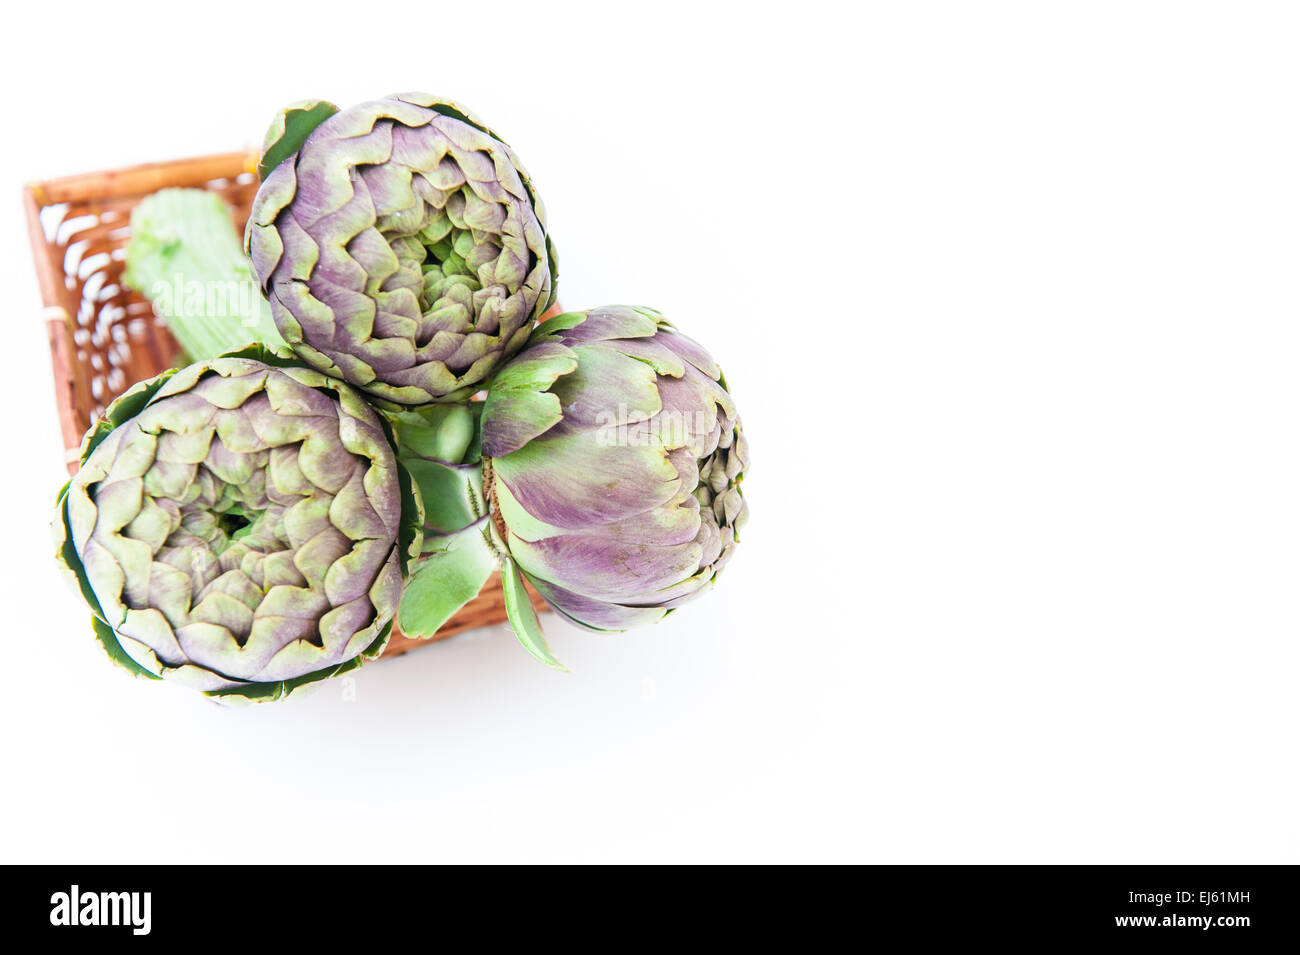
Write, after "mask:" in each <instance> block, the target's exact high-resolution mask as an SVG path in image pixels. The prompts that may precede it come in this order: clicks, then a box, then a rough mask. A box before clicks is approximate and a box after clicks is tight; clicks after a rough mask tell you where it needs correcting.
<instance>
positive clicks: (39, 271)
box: [23, 152, 547, 656]
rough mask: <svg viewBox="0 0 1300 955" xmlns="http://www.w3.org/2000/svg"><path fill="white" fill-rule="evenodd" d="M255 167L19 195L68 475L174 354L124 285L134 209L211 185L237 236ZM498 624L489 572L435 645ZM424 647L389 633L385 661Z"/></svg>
mask: <svg viewBox="0 0 1300 955" xmlns="http://www.w3.org/2000/svg"><path fill="white" fill-rule="evenodd" d="M256 163H257V156H256V154H255V153H244V152H232V153H222V154H220V155H215V156H200V157H197V158H194V159H181V160H176V161H173V162H159V163H148V164H145V165H141V166H134V167H131V168H129V169H112V170H106V171H103V172H93V173H85V174H83V175H77V176H67V177H64V178H61V179H53V180H49V181H46V182H38V183H32V184H31V185H28V186H27V187H26V188H25V189H24V190H23V206H24V210H25V212H26V218H27V232H28V237H29V238H30V240H31V244H32V254H33V257H34V259H35V263H36V277H37V282H38V284H39V286H40V290H41V300H42V304H43V305H44V306H45V315H44V317H45V321H46V326H47V330H48V333H49V334H48V337H49V343H50V359H51V362H52V364H53V367H54V389H55V399H56V404H57V407H58V413H59V429H60V433H61V434H62V437H63V444H64V448H65V452H66V454H67V456H68V457H67V465H68V471H69V473H75V472H76V470H77V461H78V449H79V448H80V445H81V438H82V435H84V434H85V432H86V429H87V428H89V427H90V423H91V421H93V420H94V419H95V418H96V417H97V416H98V415H100V414H101V413H102V412H103V411H104V409H105V408H106V407H107V406H108V405H109V403H110V402H112V400H113V399H114V398H116V397H117V396H118V395H120V394H121V393H122V392H124V391H126V390H127V389H128V388H129V387H131V385H133V384H135V383H136V382H137V381H140V380H142V379H144V378H150V377H152V376H154V375H156V374H158V373H159V372H161V371H164V370H165V369H167V368H170V367H171V366H172V365H173V364H174V363H175V359H176V357H177V355H178V354H179V351H180V349H179V348H178V346H177V344H176V340H175V339H174V338H173V337H172V335H171V333H170V332H169V331H168V330H167V329H166V327H165V326H164V325H163V324H162V323H161V322H160V321H159V320H158V319H157V317H156V316H155V314H154V310H153V307H152V306H151V305H150V304H149V302H148V301H147V300H146V299H144V298H143V297H142V296H140V295H139V294H137V293H135V292H133V291H131V290H130V289H128V288H126V286H125V285H124V284H123V283H122V271H123V269H124V268H125V265H126V246H127V243H128V242H129V241H130V224H131V211H132V210H133V209H134V208H135V206H136V204H137V203H138V202H139V201H140V200H141V199H142V198H144V197H145V196H147V195H149V194H150V193H153V192H157V191H158V190H159V189H165V188H169V187H190V188H199V189H208V190H210V191H212V192H216V193H217V194H219V195H220V196H221V197H222V198H223V199H225V200H226V202H227V203H229V204H230V206H231V208H232V209H233V211H234V219H235V225H236V227H237V228H238V229H239V230H240V231H242V230H243V227H244V223H245V222H246V221H247V219H248V213H249V209H250V207H251V206H252V202H253V196H254V195H255V194H256V192H257V178H256V175H255V174H254V172H253V170H254V169H255V168H256ZM529 595H530V596H531V598H532V601H533V604H534V606H536V607H537V609H538V610H546V609H547V608H546V605H545V603H544V602H543V601H542V599H541V597H539V596H538V595H537V594H536V592H534V591H533V590H532V588H531V587H530V588H529ZM505 620H506V611H505V596H504V594H503V593H502V590H501V577H500V575H499V574H494V575H493V576H492V578H491V579H490V580H489V581H488V583H487V585H486V586H485V587H484V588H483V590H482V592H480V593H479V595H478V596H477V597H475V598H474V599H473V600H471V601H470V602H469V603H468V604H466V605H465V606H464V607H462V608H461V610H460V611H459V612H458V613H457V614H456V615H455V616H454V617H452V618H451V620H449V621H447V623H446V624H445V625H444V626H443V627H442V629H441V630H439V631H438V633H437V635H436V636H434V638H433V639H434V640H439V639H442V638H444V637H449V636H452V635H453V634H457V633H460V632H462V631H464V630H471V629H473V628H475V627H484V626H491V625H494V624H499V623H504V622H505ZM428 642H430V641H426V640H413V639H411V638H410V637H407V636H406V635H405V634H403V633H401V632H400V631H398V630H396V629H395V630H394V632H393V637H392V639H391V640H390V642H389V645H388V648H387V649H386V650H385V651H384V655H385V656H396V655H398V654H401V653H405V652H406V651H408V650H410V649H412V648H414V647H417V646H423V645H425V644H427V643H428Z"/></svg>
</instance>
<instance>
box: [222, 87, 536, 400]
mask: <svg viewBox="0 0 1300 955" xmlns="http://www.w3.org/2000/svg"><path fill="white" fill-rule="evenodd" d="M261 171H262V176H263V180H264V181H263V182H262V185H261V188H260V189H259V190H258V192H257V196H256V198H255V199H254V201H253V209H252V215H251V217H250V219H249V222H248V227H247V231H246V233H245V247H246V248H247V250H248V253H249V256H250V257H251V260H252V263H253V269H254V272H255V273H256V275H257V278H258V281H259V282H260V283H261V285H262V289H263V291H264V292H265V293H266V295H267V296H268V297H269V299H270V301H271V309H272V315H273V317H274V319H275V323H276V326H277V327H278V328H279V330H280V333H281V335H282V336H283V337H284V339H285V341H286V342H288V343H289V344H290V345H291V346H292V347H293V349H294V350H295V351H296V352H297V353H298V355H299V356H301V357H302V359H303V360H304V361H306V362H307V363H308V364H310V365H311V366H313V367H315V368H317V369H320V370H321V371H324V372H325V373H327V374H329V375H333V376H335V377H339V378H343V379H345V380H346V381H348V382H350V383H352V384H353V385H356V386H357V387H358V388H361V389H363V390H364V391H366V392H367V393H369V394H370V395H373V396H375V397H377V398H380V399H384V400H386V401H388V402H391V403H393V404H397V405H407V406H418V405H424V404H428V403H431V402H437V401H455V400H460V399H463V398H466V397H468V396H469V395H471V394H473V393H474V392H475V391H477V390H479V388H480V387H481V385H482V383H483V382H484V381H486V380H487V378H488V377H489V376H490V375H491V374H492V373H493V371H495V370H496V368H497V367H498V366H499V365H500V364H501V363H502V362H503V361H504V360H505V359H507V358H509V357H510V356H511V355H512V354H514V353H515V352H516V351H518V350H519V349H520V348H521V347H522V346H523V344H524V342H525V341H526V340H527V339H528V335H529V332H530V330H531V327H532V324H533V322H534V320H535V319H537V318H538V317H539V316H540V315H542V313H543V312H545V311H546V309H547V308H548V307H549V306H550V305H551V303H552V302H553V301H554V298H555V272H556V263H555V252H554V250H553V249H552V247H551V243H550V239H549V238H548V236H547V234H546V216H545V213H544V211H543V208H542V203H541V201H540V200H539V199H538V198H537V195H536V193H535V192H534V190H533V187H532V184H531V182H530V180H529V178H528V174H527V173H526V172H525V171H524V168H523V166H522V165H521V164H520V163H519V160H518V158H517V157H516V156H515V154H514V152H513V150H511V148H510V147H509V146H507V145H506V144H505V143H504V142H502V140H501V139H500V138H499V137H498V136H497V135H496V134H495V133H494V132H493V131H492V130H491V129H489V128H488V127H487V126H485V125H483V124H482V123H481V122H479V120H477V119H476V118H475V117H474V116H472V115H471V114H470V113H468V112H466V111H465V110H463V109H461V108H459V107H458V106H456V105H454V104H453V103H450V102H447V101H445V100H440V99H437V98H435V97H432V96H427V95H424V94H419V93H408V94H402V95H395V96H390V97H387V98H385V99H379V100H374V101H372V102H368V103H362V104H361V105H359V106H354V107H352V108H350V109H346V110H343V111H342V112H339V111H338V110H337V108H336V107H334V106H333V105H332V104H329V103H324V102H319V101H308V102H303V103H299V104H295V105H294V106H291V107H288V108H287V109H286V110H284V111H283V112H282V113H281V114H280V116H279V117H278V119H277V120H276V122H275V124H274V125H273V126H272V127H271V131H270V132H269V133H268V134H267V138H266V144H265V146H264V148H263V153H262V163H261Z"/></svg>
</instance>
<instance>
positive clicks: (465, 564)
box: [397, 517, 497, 640]
mask: <svg viewBox="0 0 1300 955" xmlns="http://www.w3.org/2000/svg"><path fill="white" fill-rule="evenodd" d="M486 531H487V518H486V517H484V518H481V519H480V520H478V521H476V522H475V523H473V524H471V525H470V526H469V527H467V528H465V529H464V530H462V531H459V532H458V533H455V534H451V535H449V536H446V537H440V538H438V539H437V540H436V541H434V547H435V549H434V551H433V552H432V553H430V554H429V555H428V556H427V557H425V558H424V559H422V560H421V561H420V562H419V563H418V564H417V565H416V567H415V572H414V573H413V574H412V575H411V577H410V579H409V580H408V581H407V582H406V587H405V589H404V590H403V591H402V601H401V604H400V605H399V606H398V608H397V626H398V627H399V628H401V631H402V633H404V634H406V636H408V637H412V638H414V639H416V640H427V639H429V638H430V637H432V636H433V635H434V634H436V633H437V632H438V629H439V628H440V627H441V626H442V625H443V624H444V623H446V622H447V621H448V620H450V619H451V618H452V616H453V615H454V614H455V613H456V611H457V610H459V609H460V608H461V607H463V606H465V604H467V603H469V601H471V600H472V599H474V597H476V596H477V595H478V592H479V591H480V590H482V589H483V585H484V584H486V583H487V580H488V578H489V577H491V576H492V571H494V570H496V563H497V562H496V556H495V555H494V553H493V551H492V548H491V547H490V546H489V544H488V542H487V538H486V537H485V536H484V535H485V533H486Z"/></svg>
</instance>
